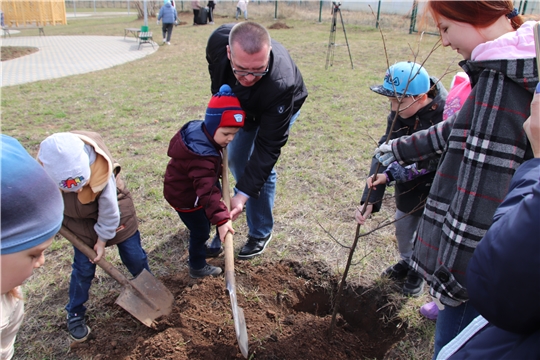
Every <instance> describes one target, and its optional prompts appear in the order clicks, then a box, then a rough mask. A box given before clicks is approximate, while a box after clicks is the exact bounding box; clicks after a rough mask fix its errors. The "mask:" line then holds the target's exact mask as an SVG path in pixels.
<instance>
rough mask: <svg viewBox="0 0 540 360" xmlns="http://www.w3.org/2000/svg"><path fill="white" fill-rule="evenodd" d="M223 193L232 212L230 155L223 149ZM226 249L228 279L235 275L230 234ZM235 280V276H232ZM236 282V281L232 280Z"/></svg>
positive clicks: (226, 240) (227, 237)
mask: <svg viewBox="0 0 540 360" xmlns="http://www.w3.org/2000/svg"><path fill="white" fill-rule="evenodd" d="M222 185H223V186H222V187H223V189H222V193H223V201H224V202H225V205H227V209H228V210H229V211H231V190H230V187H229V155H228V151H227V148H224V149H223V173H222ZM229 222H231V220H229ZM223 247H224V248H225V276H226V277H227V273H228V272H233V273H234V246H233V236H232V234H231V233H230V232H228V233H227V235H226V236H225V243H224V244H223ZM232 278H233V279H234V276H232ZM232 281H234V280H232Z"/></svg>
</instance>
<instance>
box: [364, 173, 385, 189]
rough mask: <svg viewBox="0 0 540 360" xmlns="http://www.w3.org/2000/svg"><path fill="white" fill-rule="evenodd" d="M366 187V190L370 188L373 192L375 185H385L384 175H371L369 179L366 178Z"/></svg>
mask: <svg viewBox="0 0 540 360" xmlns="http://www.w3.org/2000/svg"><path fill="white" fill-rule="evenodd" d="M366 182H367V186H368V188H372V189H373V190H377V185H380V184H386V175H384V174H373V175H371V176H370V177H368V178H367V181H366Z"/></svg>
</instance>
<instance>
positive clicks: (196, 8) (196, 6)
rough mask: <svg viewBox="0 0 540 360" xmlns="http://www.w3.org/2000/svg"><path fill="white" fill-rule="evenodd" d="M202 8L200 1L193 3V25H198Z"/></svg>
mask: <svg viewBox="0 0 540 360" xmlns="http://www.w3.org/2000/svg"><path fill="white" fill-rule="evenodd" d="M201 7H202V6H201V5H200V4H199V0H192V1H191V9H192V10H193V25H197V24H198V21H197V18H198V17H199V12H200V11H201Z"/></svg>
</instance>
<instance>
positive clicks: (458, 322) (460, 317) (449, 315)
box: [433, 301, 480, 360]
mask: <svg viewBox="0 0 540 360" xmlns="http://www.w3.org/2000/svg"><path fill="white" fill-rule="evenodd" d="M478 315H480V314H479V313H478V311H476V309H475V308H473V307H472V305H471V304H470V303H469V302H468V301H467V302H466V303H463V304H461V305H460V306H458V307H451V306H447V305H445V306H444V309H443V310H440V311H439V315H438V316H437V325H436V327H435V351H434V354H433V360H435V359H436V358H437V355H438V354H439V352H440V351H441V349H442V348H443V347H444V346H445V345H446V344H448V343H449V342H450V341H451V340H452V339H453V338H455V337H456V336H457V334H459V333H460V332H461V330H463V329H465V328H466V327H467V325H469V323H470V322H471V321H473V320H474V318H476V317H477V316H478Z"/></svg>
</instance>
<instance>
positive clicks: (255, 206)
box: [228, 111, 300, 239]
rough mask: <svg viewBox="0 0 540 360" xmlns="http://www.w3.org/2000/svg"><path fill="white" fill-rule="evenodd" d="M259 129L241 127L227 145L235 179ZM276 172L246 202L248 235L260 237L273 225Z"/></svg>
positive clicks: (293, 118)
mask: <svg viewBox="0 0 540 360" xmlns="http://www.w3.org/2000/svg"><path fill="white" fill-rule="evenodd" d="M298 115H300V111H298V112H297V113H296V114H294V115H293V116H292V117H291V121H290V124H289V129H290V128H291V127H292V125H293V124H294V122H295V121H296V119H297V118H298ZM258 132H259V129H258V128H257V129H256V130H251V131H245V130H244V129H243V128H241V129H240V131H238V132H237V133H236V136H235V137H234V140H233V141H232V142H231V143H230V144H229V145H228V152H229V167H230V169H231V173H232V174H233V176H234V178H235V179H236V181H238V179H240V178H241V177H242V175H243V174H244V169H245V168H246V164H247V162H248V160H249V157H250V156H251V153H252V152H253V146H254V142H255V138H256V136H257V133H258ZM276 180H277V173H276V171H275V170H274V169H272V171H271V172H270V176H268V179H267V180H266V182H265V183H264V185H263V187H262V188H261V191H260V195H259V198H258V199H255V198H249V199H248V201H247V203H246V220H247V225H248V228H249V233H248V236H251V237H254V238H257V239H262V238H265V237H267V236H268V235H270V234H271V233H272V229H273V227H274V215H273V214H272V210H273V209H274V199H275V197H276Z"/></svg>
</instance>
